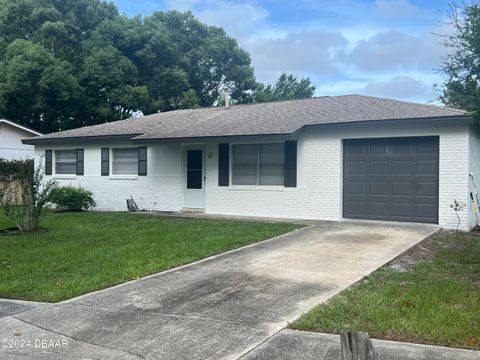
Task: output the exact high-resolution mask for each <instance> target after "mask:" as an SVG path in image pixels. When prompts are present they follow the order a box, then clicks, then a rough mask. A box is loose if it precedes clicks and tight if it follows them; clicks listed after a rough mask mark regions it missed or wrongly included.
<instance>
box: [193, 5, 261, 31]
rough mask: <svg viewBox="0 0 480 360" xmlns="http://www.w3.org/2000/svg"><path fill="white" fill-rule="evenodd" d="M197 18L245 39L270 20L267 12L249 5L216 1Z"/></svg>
mask: <svg viewBox="0 0 480 360" xmlns="http://www.w3.org/2000/svg"><path fill="white" fill-rule="evenodd" d="M195 15H197V17H198V18H199V19H200V20H201V21H204V22H206V23H207V24H209V25H216V26H221V27H223V28H224V29H225V31H226V32H227V33H228V34H230V35H232V36H234V37H237V38H240V39H243V38H245V37H249V36H251V35H252V33H255V29H256V28H257V27H258V26H259V25H262V24H263V22H264V21H265V20H266V19H267V18H268V16H269V13H268V11H267V10H265V9H264V8H262V7H260V6H254V5H251V4H248V3H235V2H229V1H216V2H213V3H212V6H211V7H208V8H205V9H203V10H199V11H197V12H196V13H195Z"/></svg>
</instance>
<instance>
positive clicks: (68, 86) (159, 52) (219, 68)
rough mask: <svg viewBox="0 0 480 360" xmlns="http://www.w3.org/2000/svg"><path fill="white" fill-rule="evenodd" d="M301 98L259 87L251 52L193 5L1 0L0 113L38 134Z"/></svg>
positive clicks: (285, 86) (300, 91)
mask: <svg viewBox="0 0 480 360" xmlns="http://www.w3.org/2000/svg"><path fill="white" fill-rule="evenodd" d="M224 87H228V88H229V89H230V92H231V93H230V95H231V99H232V103H235V102H236V103H247V102H261V101H273V100H281V99H291V98H304V97H310V96H312V95H313V91H314V89H315V88H314V87H313V86H311V84H310V81H309V80H308V79H302V80H300V81H299V80H297V79H296V78H295V77H294V76H293V75H285V74H283V75H282V76H281V77H280V79H279V80H278V81H277V83H276V84H275V86H273V87H272V86H270V85H267V86H265V85H263V84H258V83H257V82H256V80H255V76H254V69H253V67H252V65H251V59H250V55H249V54H248V52H246V51H245V50H243V49H242V48H240V47H239V45H238V43H237V41H236V40H235V39H234V38H232V37H230V36H228V35H227V34H226V33H225V31H224V30H223V29H222V28H219V27H215V26H208V25H206V24H203V23H201V22H200V21H199V20H198V19H197V18H195V16H194V15H193V14H192V13H191V12H184V13H182V12H178V11H167V12H155V13H153V14H152V15H150V16H135V17H128V16H127V15H124V14H119V13H118V10H117V9H116V7H115V5H113V3H108V2H105V1H101V0H61V1H59V0H0V114H1V115H2V116H5V117H8V118H11V119H13V120H16V121H18V122H19V123H21V124H24V125H26V126H29V127H32V128H35V129H38V130H40V131H42V132H52V131H58V130H66V129H71V128H77V127H81V126H86V125H94V124H99V123H104V122H107V121H115V120H119V119H125V118H129V117H132V116H133V115H134V114H140V113H141V114H151V113H155V112H158V111H169V110H174V109H178V108H195V107H198V106H203V107H205V106H215V105H217V104H219V103H220V102H221V99H222V97H223V96H222V93H223V88H224Z"/></svg>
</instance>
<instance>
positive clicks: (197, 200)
mask: <svg viewBox="0 0 480 360" xmlns="http://www.w3.org/2000/svg"><path fill="white" fill-rule="evenodd" d="M184 159H185V179H184V196H183V207H185V208H193V209H204V208H205V175H204V160H203V149H200V148H196V149H186V150H185V153H184Z"/></svg>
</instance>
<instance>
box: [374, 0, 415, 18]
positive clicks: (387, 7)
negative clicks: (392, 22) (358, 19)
mask: <svg viewBox="0 0 480 360" xmlns="http://www.w3.org/2000/svg"><path fill="white" fill-rule="evenodd" d="M376 5H377V10H378V12H379V14H380V15H381V16H383V17H385V18H387V19H392V18H399V17H406V16H411V15H414V14H415V13H416V12H418V11H419V10H420V9H419V8H418V7H416V6H415V5H413V4H411V3H409V2H408V1H407V0H377V1H376Z"/></svg>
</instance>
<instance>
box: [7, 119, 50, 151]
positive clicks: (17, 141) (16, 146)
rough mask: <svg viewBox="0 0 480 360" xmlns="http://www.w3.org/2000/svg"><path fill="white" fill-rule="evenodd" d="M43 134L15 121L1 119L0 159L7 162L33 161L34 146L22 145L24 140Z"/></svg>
mask: <svg viewBox="0 0 480 360" xmlns="http://www.w3.org/2000/svg"><path fill="white" fill-rule="evenodd" d="M39 135H42V134H41V133H39V132H37V131H34V130H32V129H29V128H27V127H25V126H22V125H20V124H17V123H14V122H13V121H10V120H6V119H0V158H3V159H7V160H21V159H32V158H33V154H34V147H33V145H27V144H22V139H25V138H28V137H32V136H39Z"/></svg>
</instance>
